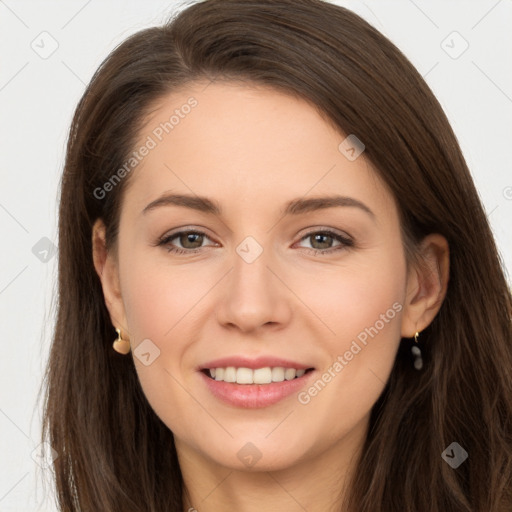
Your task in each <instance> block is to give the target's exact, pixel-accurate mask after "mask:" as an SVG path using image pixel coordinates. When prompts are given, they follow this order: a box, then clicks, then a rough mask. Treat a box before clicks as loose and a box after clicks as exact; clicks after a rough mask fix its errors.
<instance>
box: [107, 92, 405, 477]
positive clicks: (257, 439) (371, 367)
mask: <svg viewBox="0 0 512 512" xmlns="http://www.w3.org/2000/svg"><path fill="white" fill-rule="evenodd" d="M206 85H207V84H206V83H196V84H194V85H193V86H190V87H188V88H187V90H186V91H184V92H180V93H173V94H171V95H169V96H168V97H167V98H166V99H165V100H164V101H162V102H160V103H159V104H158V106H157V108H156V109H154V110H153V111H152V113H151V115H150V116H149V117H148V119H147V122H146V123H145V127H144V129H143V130H142V131H141V133H140V137H139V141H138V144H137V151H138V153H137V156H136V158H137V159H140V162H139V163H138V165H137V166H136V168H135V169H134V170H133V171H131V172H132V174H133V175H132V176H130V180H131V181H130V183H129V187H128V188H127V189H126V191H125V196H124V200H123V206H122V210H121V217H120V227H119V238H118V256H117V258H118V259H117V260H116V265H118V267H117V268H118V279H119V281H118V283H119V290H120V292H119V293H120V299H119V301H118V302H117V303H116V301H115V300H113V301H111V303H110V311H111V314H112V316H113V318H114V325H117V326H119V325H121V326H123V327H124V328H125V329H126V330H127V334H128V336H129V339H130V341H131V346H132V355H133V357H134V362H135V366H136V369H137V373H138V376H139V378H140V382H141V385H142V388H143V390H144V393H145V395H146V396H147V399H148V401H149V402H150V404H151V406H152V407H153V409H154V410H155V412H156V414H157V415H158V416H159V417H160V418H161V420H162V421H163V422H164V423H165V424H166V425H167V426H168V427H169V429H171V430H172V432H173V433H174V436H175V439H176V443H177V447H178V449H179V450H180V451H181V453H185V451H186V450H188V453H190V454H192V453H193V454H194V456H198V457H202V458H203V459H204V460H205V461H209V462H210V463H213V464H220V465H222V466H226V467H231V468H239V469H242V468H249V467H252V466H254V467H255V468H257V469H265V470H268V469H280V468H286V467H290V466H292V465H293V464H295V463H297V462H299V461H307V460H308V459H313V458H314V457H316V456H318V455H320V454H321V453H323V452H325V451H326V450H328V449H335V448H336V447H338V448H339V449H342V447H343V446H344V444H346V443H348V440H349V439H351V440H352V441H353V440H354V439H359V440H360V439H362V438H363V437H364V435H365V429H366V426H367V422H368V419H369V414H370V410H371V408H372V406H373V405H374V403H375V402H376V400H377V399H378V397H379V395H380V394H381V392H382V391H383V388H384V386H385V383H386V381H387V379H388V377H389V375H390V371H391V368H392V365H393V362H394V359H395V355H396V351H397V349H398V344H399V342H400V337H401V334H403V335H404V336H405V335H409V336H410V335H411V333H405V332H403V331H404V330H406V329H405V327H404V325H402V324H403V323H404V322H403V318H404V311H403V308H402V306H403V304H404V301H405V300H406V295H407V279H406V278H407V275H406V262H405V257H404V250H403V246H402V239H401V236H400V225H399V219H398V213H397V208H396V205H395V202H394V200H393V197H392V196H391V194H390V192H389V191H388V190H387V188H386V187H385V186H384V184H383V182H382V181H381V180H380V178H379V177H378V175H377V173H376V172H375V171H374V170H373V169H372V166H371V165H370V163H369V162H368V160H367V159H366V158H365V153H364V151H363V152H362V153H361V154H360V155H359V156H358V154H359V153H360V151H361V150H363V147H362V146H360V145H359V144H358V143H357V140H355V139H353V138H349V139H348V140H347V141H345V142H344V140H345V139H346V135H342V134H340V133H339V132H338V131H336V130H335V129H334V128H333V127H332V126H331V125H330V124H328V123H327V122H326V121H325V120H324V119H323V118H322V117H321V116H320V115H319V114H318V113H317V111H316V110H315V109H314V108H313V107H312V106H310V105H309V104H308V103H306V102H304V101H302V100H299V99H296V98H294V97H292V96H289V95H285V94H283V93H280V92H276V91H273V90H270V89H263V88H256V87H250V86H248V85H240V84H235V83H220V82H213V83H210V84H209V85H208V86H207V87H206ZM191 97H192V98H193V99H190V98H191ZM186 105H188V107H187V106H186ZM173 115H174V118H173V119H171V120H170V118H171V116H173ZM165 123H167V124H165ZM362 142H363V143H364V141H362ZM142 146H145V147H146V149H147V150H141V151H139V148H141V147H142ZM178 196H180V197H178ZM181 196H183V197H181ZM166 198H167V199H166ZM319 198H331V199H332V201H331V202H330V203H328V202H327V201H325V200H322V201H319V200H318V199H319ZM326 205H328V207H325V206H326ZM182 232H184V233H182ZM187 232H188V236H187ZM190 232H192V233H190ZM180 233H181V235H180ZM194 233H195V234H194ZM175 250H176V251H180V252H179V253H178V252H174V251H175ZM413 332H414V331H413ZM213 368H222V370H219V369H217V370H216V374H215V375H216V380H215V379H213V378H211V377H210V376H208V375H206V373H209V372H208V369H213ZM239 368H242V369H241V370H240V369H239ZM287 368H288V371H286V369H287ZM255 369H256V371H254V370H255ZM293 369H295V370H302V371H299V372H298V375H299V376H297V373H296V372H294V371H293ZM304 370H308V371H306V372H304ZM302 373H304V374H303V375H302V376H300V375H301V374H302ZM294 376H295V379H293V380H292V378H293V377H294ZM235 378H236V379H238V381H239V382H240V383H238V381H237V382H225V381H224V380H223V379H225V380H227V381H233V380H234V379H235ZM283 378H284V380H283ZM287 378H288V379H290V380H287ZM251 379H252V380H253V381H254V379H256V381H257V382H259V384H249V383H248V382H251ZM271 379H273V381H276V382H271V383H269V380H271ZM280 380H281V382H279V381H280ZM352 444H353V443H352ZM333 453H334V452H333Z"/></svg>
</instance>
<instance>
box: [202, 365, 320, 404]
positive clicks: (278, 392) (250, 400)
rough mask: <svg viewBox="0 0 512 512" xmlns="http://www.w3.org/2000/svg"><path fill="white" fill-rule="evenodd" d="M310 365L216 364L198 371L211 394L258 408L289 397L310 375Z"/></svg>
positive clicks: (228, 402) (228, 401)
mask: <svg viewBox="0 0 512 512" xmlns="http://www.w3.org/2000/svg"><path fill="white" fill-rule="evenodd" d="M316 373H317V372H315V369H314V368H287V367H283V366H264V367H259V368H247V367H245V366H240V367H236V366H226V367H224V366H217V367H215V368H202V369H201V370H200V371H199V375H201V377H202V380H203V382H204V384H205V386H206V389H207V390H209V392H210V393H211V396H212V397H213V398H215V399H217V400H220V401H221V402H222V403H224V404H227V405H229V406H231V407H235V408H241V409H246V410H247V409H261V408H265V407H269V406H271V405H274V404H277V403H278V402H281V401H284V400H286V399H290V398H291V397H292V396H293V395H295V394H297V393H299V392H300V390H301V389H303V388H304V387H305V386H307V385H308V383H309V382H310V381H311V379H313V378H314V375H315V374H316Z"/></svg>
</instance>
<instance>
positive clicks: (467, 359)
mask: <svg viewBox="0 0 512 512" xmlns="http://www.w3.org/2000/svg"><path fill="white" fill-rule="evenodd" d="M59 232H60V238H59V240H60V244H59V251H60V261H59V311H58V319H57V325H56V330H55V336H54V341H53V346H52V351H51V355H50V360H49V363H48V370H47V379H46V386H47V402H46V407H45V418H44V431H43V438H44V439H47V440H48V441H49V443H50V444H51V446H52V447H53V449H55V450H56V452H57V454H58V457H57V458H56V459H55V461H54V468H55V479H56V487H57V491H58V501H59V506H60V509H61V510H66V511H68V510H72V511H75V510H76V511H78V510H108V511H122V512H127V511H164V510H165V511H169V510H172V511H180V512H181V511H185V510H189V511H192V510H198V511H201V512H203V511H206V512H209V511H218V510H223V511H224V510H238V511H253V510H259V511H263V510H264V511H270V510H272V511H273V510H286V511H294V510H308V511H310V512H315V511H319V510H322V511H325V510H332V511H344V512H346V511H348V512H356V511H357V512H370V511H371V512H376V511H382V512H391V511H422V512H424V511H429V512H441V511H443V512H446V511H457V512H459V511H460V512H462V511H465V512H469V511H471V512H484V511H485V512H505V511H509V510H511V507H512V372H511V368H512V344H511V338H512V337H511V323H510V319H511V310H512V308H511V295H510V291H509V290H508V288H507V285H506V281H505V278H504V273H503V269H502V268H501V266H500V260H499V257H498V254H497V250H496V247H495V243H494V240H493V236H492V233H491V230H490V228H489V225H488V222H487V219H486V216H485V213H484V210H483V208H482V205H481V203H480V201H479V198H478V194H477V192H476V190H475V187H474V184H473V181H472V179H471V176H470V173H469V171H468V168H467V166H466V164H465V162H464V159H463V156H462V154H461V151H460V149H459V146H458V144H457V141H456V139H455V136H454V134H453V132H452V130H451V128H450V126H449V124H448V121H447V119H446V117H445V115H444V113H443V111H442V109H441V107H440V106H439V104H438V102H437V101H436V99H435V98H434V96H433V94H432V92H431V91H430V90H429V88H428V87H427V85H426V84H425V82H424V81H423V79H422V78H421V76H420V75H419V74H418V73H417V71H416V70H415V69H414V68H413V67H412V65H411V64H410V63H409V62H408V61H407V59H406V58H405V57H404V56H403V55H402V54H401V53H400V51H399V50H398V49H397V48H396V47H395V46H394V45H393V44H392V43H390V42H389V41H388V40H387V39H386V38H384V37H383V36H382V35H381V34H379V33H378V32H377V31H376V30H375V29H373V28H372V27H371V26H369V25H368V24H367V23H366V22H364V21H363V20H362V19H361V18H359V17H358V16H356V15H355V14H353V13H351V12H349V11H347V10H346V9H343V8H341V7H338V6H335V5H331V4H329V3H326V2H323V1H320V0H300V1H292V0H254V1H250V2H247V1H240V0H222V1H220V0H207V1H204V2H201V3H197V4H194V5H192V6H190V7H189V8H187V9H185V10H184V11H182V12H181V13H180V14H179V15H177V16H176V17H175V19H173V20H171V21H170V22H169V23H168V24H166V25H164V26H162V27H156V28H152V29H149V30H144V31H141V32H139V33H137V34H135V35H134V36H132V37H130V38H129V39H128V40H127V41H125V42H124V43H123V44H121V45H120V46H119V47H118V48H117V49H115V50H114V51H113V52H112V54H111V55H110V56H109V57H108V58H107V59H106V61H105V62H104V63H103V64H102V65H101V67H100V69H99V70H98V71H97V73H96V74H95V76H94V77H93V79H92V81H91V84H90V85H89V87H88V88H87V90H86V92H85V94H84V96H83V98H82V100H81V101H80V103H79V105H78V108H77V111H76V114H75V117H74V119H73V124H72V127H71V132H70V137H69V143H68V148H67V157H66V164H65V170H64V174H63V179H62V187H61V205H60V223H59ZM112 342H113V343H112Z"/></svg>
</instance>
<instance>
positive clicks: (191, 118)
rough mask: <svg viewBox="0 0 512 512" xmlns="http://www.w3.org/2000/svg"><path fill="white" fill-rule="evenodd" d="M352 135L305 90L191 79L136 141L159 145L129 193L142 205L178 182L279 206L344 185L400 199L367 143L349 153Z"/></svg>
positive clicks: (223, 198)
mask: <svg viewBox="0 0 512 512" xmlns="http://www.w3.org/2000/svg"><path fill="white" fill-rule="evenodd" d="M346 138H347V135H346V134H343V133H341V132H340V131H339V130H336V129H335V127H334V126H333V125H332V123H330V122H328V121H326V120H325V119H324V117H322V116H321V115H320V113H319V112H318V111H317V109H316V108H315V107H314V106H313V105H311V104H310V103H308V102H306V101H304V100H302V99H300V98H298V97H296V96H292V95H290V94H286V93H284V92H281V91H276V90H274V89H270V88H267V87H261V86H256V85H248V84H240V83H235V82H211V83H209V82H198V83H194V84H190V85H189V86H187V87H186V88H184V89H182V90H179V91H176V92H173V93H171V94H169V95H167V96H166V97H164V98H162V99H160V100H159V101H158V102H157V103H155V104H154V105H153V107H152V108H151V110H150V112H149V114H148V115H147V117H146V119H145V122H144V126H143V128H142V129H141V130H140V133H139V137H138V141H137V144H136V148H141V147H143V146H147V147H149V148H150V149H149V150H147V151H145V156H144V157H143V158H141V160H140V162H139V163H138V165H137V166H136V168H135V170H134V172H133V175H132V176H131V177H130V178H131V182H130V187H129V189H128V192H127V198H128V196H130V197H131V200H132V201H135V202H137V206H140V207H142V208H143V207H144V205H145V203H147V202H149V201H150V200H152V199H155V196H156V195H158V194H161V193H162V192H163V191H169V190H173V191H176V192H187V193H192V194H198V195H207V196H211V197H215V198H218V199H219V201H220V202H221V203H222V202H228V203H230V202H231V203H232V202H238V203H240V204H239V206H240V207H242V206H245V208H247V207H248V206H252V207H257V206H258V205H259V204H261V205H262V207H265V208H266V209H268V208H269V202H270V203H275V205H276V208H277V207H279V206H281V203H282V202H284V201H285V200H286V199H290V198H292V197H293V198H295V197H300V196H306V195H325V194H333V193H336V194H343V195H351V196H353V197H355V198H356V199H361V200H363V198H364V201H365V202H368V201H370V202H373V203H378V204H377V205H376V206H377V209H378V206H379V205H380V206H381V207H384V208H390V207H392V206H393V205H392V204H391V203H393V198H392V197H391V195H390V193H389V192H388V190H387V189H386V187H385V185H384V183H383V182H382V181H381V179H380V178H379V176H378V174H377V173H376V171H375V170H374V169H373V168H372V166H371V164H370V163H369V162H368V160H367V159H366V158H365V155H364V152H363V153H362V154H361V155H360V156H359V157H358V158H356V159H355V160H351V159H349V158H347V156H346V153H345V152H344V150H345V147H346V145H347V142H344V141H345V139H346ZM350 140H351V139H350V138H349V142H348V143H350ZM355 149H356V150H358V149H361V148H358V147H355ZM353 154H354V153H353V152H352V155H353ZM143 203H144V204H143Z"/></svg>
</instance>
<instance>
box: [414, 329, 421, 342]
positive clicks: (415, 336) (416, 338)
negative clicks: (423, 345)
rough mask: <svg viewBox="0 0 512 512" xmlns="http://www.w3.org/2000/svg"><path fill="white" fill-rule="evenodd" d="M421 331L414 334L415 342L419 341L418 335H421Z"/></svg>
mask: <svg viewBox="0 0 512 512" xmlns="http://www.w3.org/2000/svg"><path fill="white" fill-rule="evenodd" d="M419 335H420V333H419V332H418V331H416V334H415V335H414V342H415V343H418V337H419Z"/></svg>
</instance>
